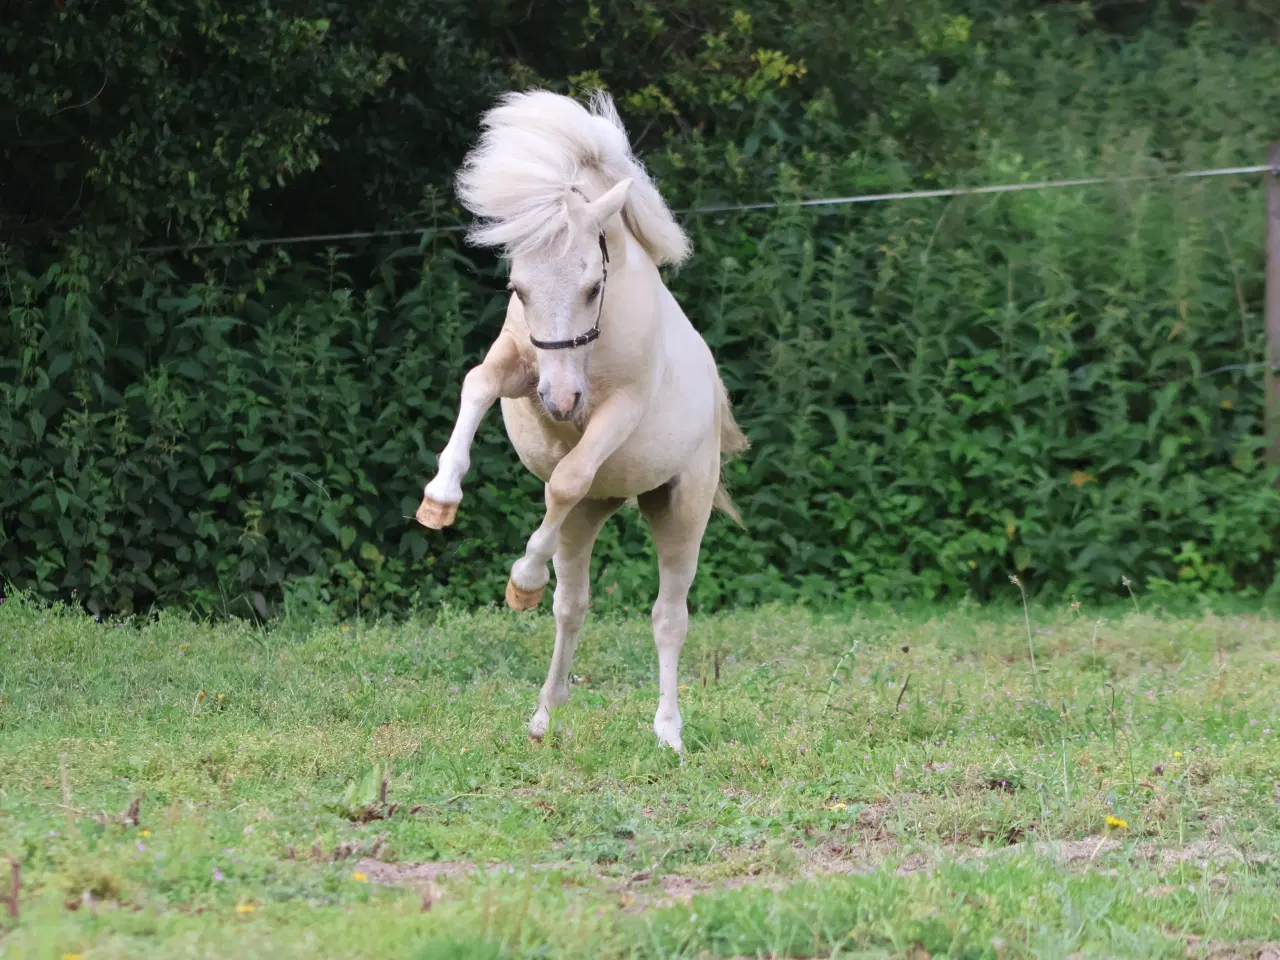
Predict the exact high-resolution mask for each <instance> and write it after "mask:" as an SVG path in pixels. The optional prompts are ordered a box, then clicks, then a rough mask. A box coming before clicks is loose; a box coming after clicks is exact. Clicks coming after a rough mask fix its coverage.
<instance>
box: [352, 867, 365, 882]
mask: <svg viewBox="0 0 1280 960" xmlns="http://www.w3.org/2000/svg"><path fill="white" fill-rule="evenodd" d="M351 879H352V880H354V881H355V882H356V883H368V882H369V878H368V877H367V876H365V875H364V874H363V873H361V872H360V871H359V870H357V871H356V872H355V873H353V874H352V875H351Z"/></svg>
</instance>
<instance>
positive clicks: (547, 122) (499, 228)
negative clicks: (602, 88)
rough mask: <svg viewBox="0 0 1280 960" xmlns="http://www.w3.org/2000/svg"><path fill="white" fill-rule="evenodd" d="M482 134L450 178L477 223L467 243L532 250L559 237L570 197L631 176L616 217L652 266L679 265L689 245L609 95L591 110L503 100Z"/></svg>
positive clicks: (512, 97) (513, 252)
mask: <svg viewBox="0 0 1280 960" xmlns="http://www.w3.org/2000/svg"><path fill="white" fill-rule="evenodd" d="M481 125H482V127H483V130H484V132H483V133H482V134H481V136H480V141H479V143H477V144H476V146H475V147H474V148H473V149H472V150H471V152H470V153H469V154H468V155H467V158H466V160H465V161H464V163H463V166H462V169H461V171H459V173H458V177H457V188H458V198H459V199H460V200H461V201H462V204H463V205H464V206H465V207H466V208H467V209H468V210H470V211H471V212H472V213H473V214H475V215H476V217H478V218H479V221H480V222H478V223H477V224H476V225H475V226H474V227H472V229H471V231H470V233H469V234H468V239H470V240H471V242H472V243H474V244H477V245H479V246H486V247H497V246H500V247H502V248H503V252H504V253H505V254H506V255H507V256H508V257H513V256H522V255H527V254H530V253H535V252H538V251H540V250H543V249H545V248H547V247H549V246H550V245H551V244H553V243H556V242H557V240H561V239H563V238H564V237H565V236H566V235H567V234H566V231H567V230H568V226H569V215H568V207H567V205H566V202H567V198H568V194H569V192H570V191H571V190H572V189H573V188H574V187H579V188H581V187H583V186H587V185H588V184H592V183H593V181H594V184H593V185H603V187H604V188H605V189H608V188H609V187H612V186H613V185H614V184H615V183H618V182H620V181H622V180H625V179H627V178H630V179H631V180H632V181H633V183H632V185H631V190H630V192H629V193H628V196H627V202H626V206H624V207H623V210H622V216H623V220H624V221H625V223H626V225H627V228H628V229H629V230H630V231H631V234H632V235H633V236H634V237H635V238H636V240H637V241H639V243H640V244H641V246H643V247H644V249H645V250H646V252H647V253H648V254H649V256H650V257H651V258H652V259H653V261H654V262H655V263H658V264H663V263H680V262H681V261H682V260H684V259H685V258H686V257H687V256H688V255H689V249H690V248H689V240H688V238H687V237H686V236H685V234H684V231H683V230H681V229H680V225H679V224H678V223H676V221H675V218H674V217H673V216H672V215H671V211H670V210H669V209H667V204H666V202H665V201H664V200H663V199H662V195H661V194H659V193H658V188H657V187H656V186H655V185H654V183H653V181H652V180H651V179H650V178H649V175H648V174H647V173H646V172H645V169H644V167H643V165H642V164H641V163H640V161H639V160H637V159H636V157H635V155H634V154H633V153H632V152H631V145H630V143H629V142H628V141H627V133H626V130H625V129H624V128H623V126H622V120H621V119H620V118H619V117H618V112H617V110H616V109H614V106H613V100H612V99H611V98H610V97H609V95H608V94H606V93H602V92H597V93H596V94H595V95H594V96H592V98H591V102H590V108H589V109H588V108H585V107H583V106H582V105H581V104H580V103H578V102H577V101H576V100H571V99H570V98H568V97H564V96H561V95H560V94H557V93H551V92H549V91H545V90H535V91H532V92H528V93H508V94H506V95H505V96H503V97H502V99H501V100H500V101H499V102H498V106H496V107H494V108H493V109H492V110H490V111H489V112H488V113H486V114H485V116H484V119H483V120H482V121H481Z"/></svg>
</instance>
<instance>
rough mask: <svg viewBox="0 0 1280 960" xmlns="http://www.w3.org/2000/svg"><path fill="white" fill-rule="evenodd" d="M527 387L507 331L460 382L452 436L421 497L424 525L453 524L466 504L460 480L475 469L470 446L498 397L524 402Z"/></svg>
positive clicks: (525, 372) (420, 514) (526, 372)
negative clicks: (459, 397)
mask: <svg viewBox="0 0 1280 960" xmlns="http://www.w3.org/2000/svg"><path fill="white" fill-rule="evenodd" d="M528 385H529V370H528V368H527V367H526V366H525V364H524V362H523V361H521V359H520V353H519V351H518V350H517V349H516V345H515V341H514V340H512V338H511V336H510V335H509V334H508V333H507V332H506V331H505V330H504V331H503V332H502V333H500V334H498V339H497V340H495V341H494V343H493V346H492V347H490V348H489V353H488V354H487V355H486V356H485V358H484V362H483V363H481V364H480V365H479V366H477V367H473V368H472V369H471V370H470V371H468V373H467V375H466V377H465V378H464V379H463V381H462V399H461V402H460V403H459V405H458V419H457V421H456V422H455V423H454V425H453V433H452V434H450V436H449V442H448V444H446V445H445V448H444V450H442V451H441V453H440V457H439V458H438V461H437V465H436V475H435V476H434V477H433V478H432V480H431V482H430V483H428V484H427V486H426V489H424V490H423V491H422V504H421V506H419V507H418V513H417V519H418V522H419V523H420V524H422V525H423V526H424V527H430V528H431V529H432V530H439V529H441V528H442V527H447V526H449V524H451V523H453V521H454V519H455V518H456V517H457V515H458V504H459V503H461V502H462V478H463V477H464V476H466V473H467V470H469V469H470V467H471V444H472V442H473V441H474V440H475V437H476V430H478V429H479V427H480V421H481V420H483V419H484V415H485V414H486V413H487V412H488V411H489V408H490V407H491V406H493V404H494V401H496V400H497V399H498V398H499V397H519V396H522V395H523V394H524V393H525V391H526V390H527V389H528Z"/></svg>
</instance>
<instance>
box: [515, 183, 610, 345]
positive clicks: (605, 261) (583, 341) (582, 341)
mask: <svg viewBox="0 0 1280 960" xmlns="http://www.w3.org/2000/svg"><path fill="white" fill-rule="evenodd" d="M573 192H574V193H576V194H578V195H579V196H581V195H582V191H581V190H579V189H578V188H576V187H575V188H574V189H573ZM608 279H609V245H608V244H607V243H605V240H604V231H603V230H601V231H600V292H599V293H598V294H597V296H598V297H599V298H600V299H599V301H598V306H597V307H596V325H595V326H594V327H592V328H591V329H590V330H588V331H587V332H586V333H582V334H579V335H578V336H576V337H574V338H573V339H571V340H539V339H538V338H537V337H535V336H534V335H533V334H532V333H531V334H529V342H530V343H532V344H533V345H534V346H535V347H537V348H538V349H539V350H574V349H576V348H578V347H585V346H586V345H587V344H589V343H592V342H594V341H595V340H596V338H598V337H599V336H600V317H601V315H602V314H603V313H604V287H605V282H606V281H607V280H608Z"/></svg>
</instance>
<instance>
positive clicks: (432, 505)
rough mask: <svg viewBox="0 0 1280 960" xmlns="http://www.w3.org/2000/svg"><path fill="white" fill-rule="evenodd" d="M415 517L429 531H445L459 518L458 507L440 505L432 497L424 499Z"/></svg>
mask: <svg viewBox="0 0 1280 960" xmlns="http://www.w3.org/2000/svg"><path fill="white" fill-rule="evenodd" d="M414 517H415V519H417V521H418V522H419V523H420V524H422V525H423V526H424V527H426V528H428V529H429V530H443V529H444V528H445V527H447V526H450V525H451V524H452V523H453V521H454V520H456V519H457V518H458V505H457V504H456V503H440V502H438V501H436V500H432V499H431V498H430V497H423V498H422V503H421V504H420V505H419V507H418V512H417V513H416V514H415V515H414Z"/></svg>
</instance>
